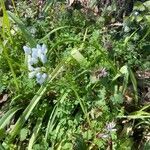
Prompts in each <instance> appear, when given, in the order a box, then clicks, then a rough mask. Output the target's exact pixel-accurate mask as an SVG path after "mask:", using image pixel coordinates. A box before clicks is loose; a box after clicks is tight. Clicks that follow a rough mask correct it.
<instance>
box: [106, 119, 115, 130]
mask: <svg viewBox="0 0 150 150" xmlns="http://www.w3.org/2000/svg"><path fill="white" fill-rule="evenodd" d="M115 126H116V124H115V123H114V122H113V121H112V122H110V123H108V124H107V125H106V129H107V131H108V132H112V131H116V129H115Z"/></svg>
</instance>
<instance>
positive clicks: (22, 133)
mask: <svg viewBox="0 0 150 150" xmlns="http://www.w3.org/2000/svg"><path fill="white" fill-rule="evenodd" d="M27 135H28V129H26V128H23V129H21V131H20V141H24V140H25V139H26V137H27Z"/></svg>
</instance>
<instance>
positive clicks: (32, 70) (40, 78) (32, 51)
mask: <svg viewBox="0 0 150 150" xmlns="http://www.w3.org/2000/svg"><path fill="white" fill-rule="evenodd" d="M23 49H24V52H25V54H26V55H27V59H28V70H29V78H34V77H36V81H37V83H39V84H42V83H44V81H45V79H46V78H47V74H46V73H43V72H42V68H41V67H34V66H35V65H36V66H37V64H38V63H39V61H40V62H42V64H45V63H46V62H47V56H46V53H47V48H46V45H45V44H43V45H39V44H37V46H36V48H30V47H28V46H23Z"/></svg>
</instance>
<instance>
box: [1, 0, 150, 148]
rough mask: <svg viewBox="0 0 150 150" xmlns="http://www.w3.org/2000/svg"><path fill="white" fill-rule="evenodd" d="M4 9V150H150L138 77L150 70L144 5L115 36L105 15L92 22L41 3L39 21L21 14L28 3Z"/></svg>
mask: <svg viewBox="0 0 150 150" xmlns="http://www.w3.org/2000/svg"><path fill="white" fill-rule="evenodd" d="M55 4H57V5H55ZM58 4H59V5H58ZM1 5H2V10H3V16H2V20H3V22H2V26H1V27H2V32H1V34H0V49H1V51H0V52H1V53H0V61H1V64H0V71H1V72H0V74H1V79H0V87H1V89H0V107H1V111H0V114H1V119H0V133H1V134H0V140H1V141H2V144H0V148H2V149H9V148H11V149H19V148H20V149H25V148H26V149H29V150H30V149H48V148H51V149H108V148H109V149H132V148H133V147H137V148H143V147H148V144H147V143H148V138H147V135H148V132H149V118H150V114H149V112H148V110H149V104H145V103H144V102H145V99H144V100H143V99H142V96H140V95H139V94H140V93H139V81H138V78H137V77H136V73H135V70H136V69H138V70H140V69H141V68H144V67H145V64H146V65H147V61H145V60H146V58H147V55H146V52H145V51H142V53H140V50H141V49H143V48H145V47H147V46H148V40H149V35H148V33H149V29H148V28H147V27H148V24H149V22H148V20H147V18H145V17H144V16H141V15H143V13H147V9H148V8H147V7H144V8H145V9H144V10H143V11H141V9H140V8H141V7H143V4H140V6H139V7H140V8H139V10H140V11H141V12H139V16H134V13H133V14H131V15H130V16H129V17H128V18H127V19H126V20H124V22H123V27H122V28H120V26H119V27H118V28H117V29H116V28H115V27H111V28H110V26H107V25H106V23H104V22H103V21H105V19H106V18H102V16H99V17H98V18H95V21H94V22H91V20H90V19H89V18H88V19H87V16H85V15H86V14H82V13H81V12H80V11H78V10H74V11H72V13H73V14H72V16H71V15H70V12H68V11H67V10H65V9H64V6H65V5H64V3H57V2H56V3H53V4H52V3H51V4H50V3H49V2H46V3H45V4H42V5H43V12H42V11H41V12H40V13H41V14H40V15H41V17H39V16H38V17H37V14H34V12H32V11H31V14H30V15H31V16H30V15H29V12H27V11H25V12H22V10H21V8H22V7H24V8H26V7H27V3H26V2H23V1H20V2H19V3H18V6H17V7H16V8H15V11H12V12H10V11H6V9H5V5H4V1H1ZM21 5H22V6H21ZM56 6H57V7H56ZM144 6H145V5H144ZM27 8H29V10H32V8H33V9H36V8H35V6H34V5H32V3H30V4H29V7H27ZM57 9H59V10H60V11H55V10H57ZM60 12H61V13H60ZM36 13H37V12H36ZM42 13H43V14H42ZM16 14H17V15H16ZM103 17H104V16H103ZM138 17H142V18H141V19H140V20H139V19H138ZM133 23H134V25H133ZM143 24H144V26H143V28H142V27H141V25H143ZM126 26H128V28H130V30H128V31H127V27H126ZM125 29H126V30H125ZM141 32H143V34H142V40H141V39H139V38H138V36H139V35H140V34H141ZM118 37H119V38H118ZM43 43H45V45H46V48H47V50H46V52H45V53H43V51H42V50H44V49H43V48H42V46H40V45H42V44H43ZM37 44H38V46H37V47H36V45H37ZM25 45H29V46H28V47H24V46H25ZM35 47H36V48H35ZM44 47H45V46H44ZM23 49H24V50H25V52H26V53H24V50H23ZM145 49H146V48H145ZM28 50H29V51H28ZM33 51H34V52H35V53H34V54H33ZM28 52H29V53H28ZM36 52H37V53H36ZM33 56H34V57H33ZM27 58H28V60H27ZM143 62H144V65H143ZM37 67H39V68H40V70H38V72H36V73H35V68H37ZM33 68H34V69H33ZM32 69H33V70H32ZM31 73H35V74H34V77H36V79H37V81H38V83H40V84H38V83H37V81H36V79H35V78H29V76H28V75H29V74H31ZM44 73H45V74H46V78H44V77H43V76H42V75H43V74H44ZM39 74H40V78H39ZM41 79H42V82H41ZM142 86H143V88H147V84H146V85H142ZM142 92H143V91H142ZM144 92H145V91H144ZM142 94H143V93H142ZM5 95H8V96H7V98H5V100H4V97H5ZM1 97H2V98H1ZM143 101H144V102H143ZM140 129H142V131H141V130H140ZM139 135H142V136H140V137H139ZM136 136H138V137H139V141H140V142H138V143H137V137H136ZM139 143H140V144H139ZM141 143H142V144H141ZM136 144H137V146H135V145H136ZM127 145H128V146H127Z"/></svg>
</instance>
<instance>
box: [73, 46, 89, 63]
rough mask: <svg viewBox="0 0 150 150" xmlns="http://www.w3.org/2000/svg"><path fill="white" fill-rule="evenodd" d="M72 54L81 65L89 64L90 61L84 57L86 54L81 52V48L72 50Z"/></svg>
mask: <svg viewBox="0 0 150 150" xmlns="http://www.w3.org/2000/svg"><path fill="white" fill-rule="evenodd" d="M71 55H72V57H73V58H74V59H75V60H76V61H77V62H78V63H79V64H80V65H81V66H87V65H88V62H87V60H86V59H85V58H84V56H83V55H82V54H81V53H80V52H79V50H77V49H76V48H74V49H73V50H72V51H71Z"/></svg>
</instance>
